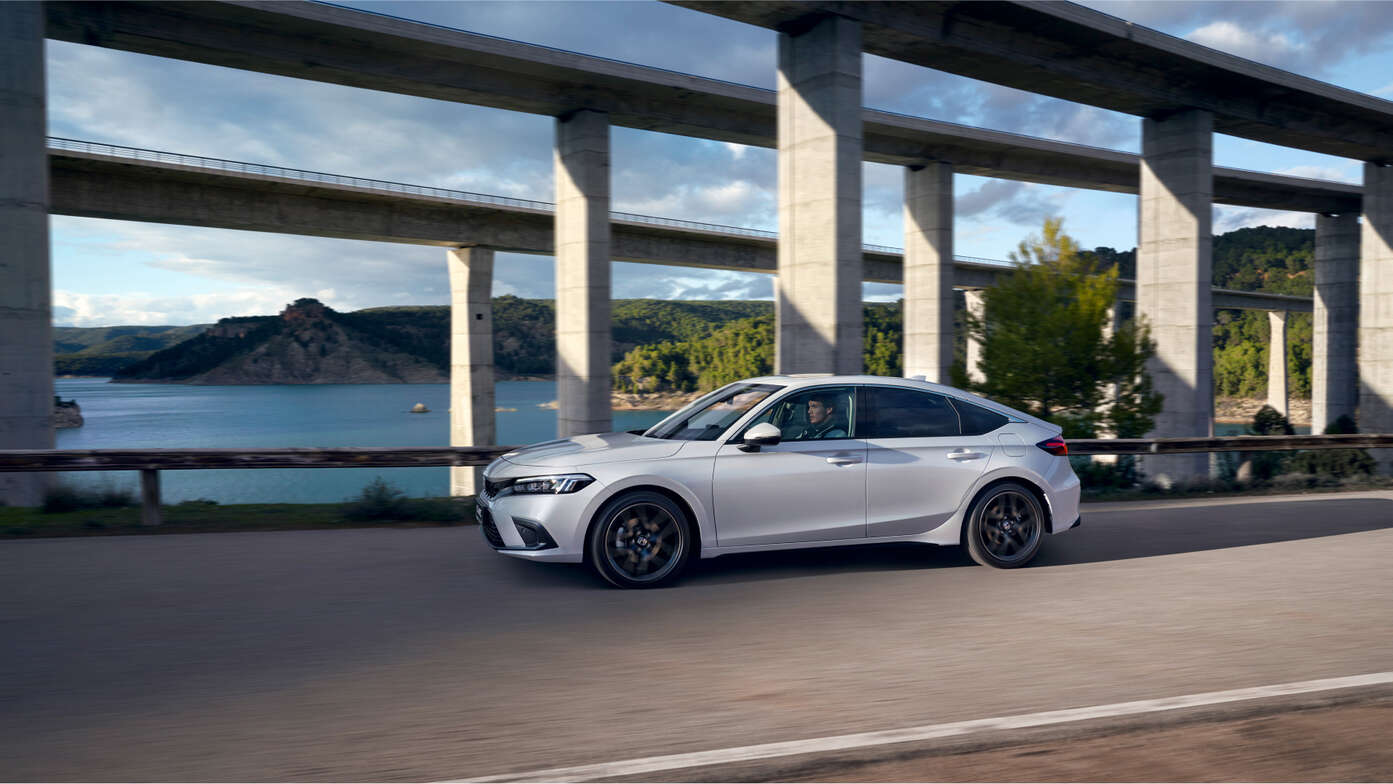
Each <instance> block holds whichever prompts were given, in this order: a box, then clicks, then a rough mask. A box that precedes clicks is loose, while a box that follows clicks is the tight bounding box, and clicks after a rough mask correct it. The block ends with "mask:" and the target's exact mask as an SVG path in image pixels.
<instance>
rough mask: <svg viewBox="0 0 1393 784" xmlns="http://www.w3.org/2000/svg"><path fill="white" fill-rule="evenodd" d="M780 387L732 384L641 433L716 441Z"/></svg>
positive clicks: (652, 436)
mask: <svg viewBox="0 0 1393 784" xmlns="http://www.w3.org/2000/svg"><path fill="white" fill-rule="evenodd" d="M780 389H783V387H781V386H779V385H777V384H732V385H730V386H728V387H724V388H722V389H718V390H716V391H715V392H712V393H711V394H709V395H707V396H705V397H701V398H697V399H696V400H693V401H692V402H691V403H690V404H688V405H687V407H686V408H683V409H682V410H680V411H678V412H677V413H675V414H673V415H672V416H670V417H668V418H667V419H664V420H663V421H661V422H659V423H658V424H656V425H654V426H653V427H651V428H649V430H648V432H646V433H644V435H645V436H648V437H649V438H668V439H672V440H674V441H715V440H716V439H717V438H720V437H721V434H722V433H724V432H725V431H726V429H727V428H729V427H730V426H731V425H733V424H735V420H737V419H739V418H740V417H742V416H744V415H745V412H747V411H749V410H750V409H751V408H754V407H755V406H756V405H757V404H758V403H759V401H761V400H763V399H765V398H766V397H769V396H770V395H772V394H774V392H776V391H778V390H780Z"/></svg>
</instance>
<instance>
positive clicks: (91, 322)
mask: <svg viewBox="0 0 1393 784" xmlns="http://www.w3.org/2000/svg"><path fill="white" fill-rule="evenodd" d="M300 296H303V295H301V294H297V293H296V292H294V291H293V290H291V289H289V288H285V287H272V288H268V287H254V288H253V287H248V288H244V289H236V290H233V291H227V292H219V293H216V294H192V295H187V296H180V297H167V296H157V295H150V294H84V293H79V292H72V291H62V290H59V291H54V292H53V304H54V323H55V324H56V325H57V326H63V327H105V326H114V325H118V324H139V325H150V326H155V325H168V324H176V325H182V324H203V323H212V322H215V321H217V320H218V319H220V318H224V317H226V316H255V315H260V316H264V315H271V314H275V313H279V312H280V311H281V309H282V308H284V307H285V306H286V305H287V304H289V303H290V302H293V301H294V300H296V299H298V298H299V297H300Z"/></svg>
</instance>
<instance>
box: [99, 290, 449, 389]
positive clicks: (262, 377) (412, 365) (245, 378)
mask: <svg viewBox="0 0 1393 784" xmlns="http://www.w3.org/2000/svg"><path fill="white" fill-rule="evenodd" d="M352 316H353V314H341V313H338V312H336V311H334V310H333V309H332V308H329V307H326V306H325V305H323V304H322V303H320V302H319V301H318V300H314V299H300V300H296V301H295V302H294V303H293V304H291V305H288V306H286V308H285V310H283V311H281V313H280V315H278V316H265V317H251V318H239V319H223V320H222V321H220V322H218V323H217V324H216V325H214V326H213V327H212V328H211V329H209V330H207V331H205V332H204V333H203V334H201V335H199V336H197V337H195V338H193V339H191V340H187V341H184V342H183V343H180V344H178V345H175V346H172V347H170V348H167V349H164V350H162V351H158V352H156V353H154V354H152V355H151V356H150V357H148V358H146V359H144V360H142V361H140V362H137V363H136V364H134V365H131V366H130V367H128V368H125V369H123V370H121V371H120V372H118V373H117V374H116V376H115V378H114V380H116V381H127V382H149V381H169V382H176V383H181V384H395V383H402V384H426V383H441V382H445V381H448V380H449V378H448V375H447V369H446V368H445V367H444V363H443V362H441V361H439V357H425V356H422V355H421V354H420V353H418V352H416V351H413V350H412V348H413V347H412V345H411V344H412V343H413V342H415V341H413V337H415V336H414V335H413V334H412V330H411V329H410V328H409V326H408V327H407V328H405V329H392V328H390V327H386V328H380V329H374V328H373V327H374V326H375V325H372V324H369V325H367V326H366V328H365V327H364V325H363V324H362V323H355V321H357V322H361V321H362V320H361V319H358V320H355V319H354V318H352ZM433 360H434V361H433Z"/></svg>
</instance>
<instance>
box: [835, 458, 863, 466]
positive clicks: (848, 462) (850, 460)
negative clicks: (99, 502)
mask: <svg viewBox="0 0 1393 784" xmlns="http://www.w3.org/2000/svg"><path fill="white" fill-rule="evenodd" d="M827 462H829V463H831V464H832V465H852V464H855V463H859V462H861V458H859V457H829V458H827Z"/></svg>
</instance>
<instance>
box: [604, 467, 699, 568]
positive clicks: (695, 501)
mask: <svg viewBox="0 0 1393 784" xmlns="http://www.w3.org/2000/svg"><path fill="white" fill-rule="evenodd" d="M600 473H605V472H600ZM709 474H710V472H709V471H708V472H707V475H708V476H709ZM596 478H597V479H598V478H600V477H596ZM602 481H603V482H604V490H603V492H600V493H597V494H596V496H595V497H594V498H592V499H591V500H590V503H588V504H586V507H585V511H584V517H583V520H584V523H585V525H583V526H577V528H578V530H579V531H580V532H581V533H580V535H581V546H582V547H583V546H584V540H585V532H586V531H588V530H589V528H590V522H591V521H592V520H594V518H595V515H596V514H597V513H598V512H599V511H600V508H601V507H603V506H604V505H605V504H607V503H609V500H610V499H611V498H614V497H615V496H616V495H619V494H620V493H623V492H625V491H627V490H633V489H635V488H640V487H658V488H662V489H663V490H666V491H668V492H671V493H672V494H674V495H676V496H678V497H679V498H681V499H682V501H683V502H684V503H685V504H686V505H687V508H689V509H691V510H692V514H693V515H694V516H695V517H696V519H695V520H693V521H692V522H693V523H695V524H696V526H697V530H698V531H699V533H700V538H701V541H702V542H715V541H716V528H715V525H714V523H713V518H712V515H711V505H710V500H711V489H710V486H709V480H708V485H707V487H706V488H705V492H704V493H699V492H695V491H693V490H692V488H690V487H688V486H687V485H685V484H683V483H682V482H678V481H676V480H674V479H672V478H670V477H665V476H660V475H658V474H626V475H623V476H606V477H604V479H603V480H602ZM696 555H697V556H698V557H700V556H701V554H700V553H697V554H696Z"/></svg>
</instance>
